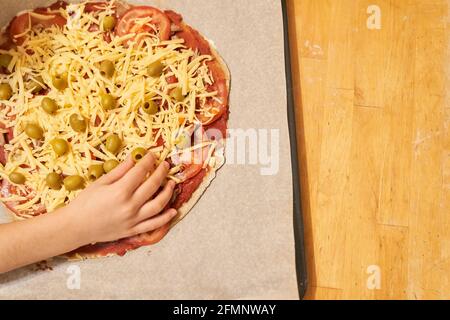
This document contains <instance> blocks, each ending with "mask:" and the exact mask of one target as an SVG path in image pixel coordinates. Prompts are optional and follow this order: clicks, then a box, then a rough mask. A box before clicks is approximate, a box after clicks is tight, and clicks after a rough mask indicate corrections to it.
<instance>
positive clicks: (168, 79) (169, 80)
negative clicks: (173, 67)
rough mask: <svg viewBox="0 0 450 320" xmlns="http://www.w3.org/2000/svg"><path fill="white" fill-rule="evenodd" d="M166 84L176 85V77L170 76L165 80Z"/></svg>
mask: <svg viewBox="0 0 450 320" xmlns="http://www.w3.org/2000/svg"><path fill="white" fill-rule="evenodd" d="M166 81H167V83H168V84H174V83H178V79H177V77H176V76H174V75H172V76H169V77H167V78H166Z"/></svg>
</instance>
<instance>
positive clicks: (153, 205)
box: [138, 181, 175, 221]
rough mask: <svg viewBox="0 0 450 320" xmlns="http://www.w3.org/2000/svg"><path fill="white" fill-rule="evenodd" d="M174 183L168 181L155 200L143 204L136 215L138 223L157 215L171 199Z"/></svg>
mask: <svg viewBox="0 0 450 320" xmlns="http://www.w3.org/2000/svg"><path fill="white" fill-rule="evenodd" d="M174 189H175V182H173V181H169V182H168V183H167V184H166V186H165V187H164V189H163V190H162V191H161V192H160V193H159V194H158V196H156V197H155V199H153V200H151V201H149V202H147V203H146V204H144V205H143V206H142V207H141V209H140V210H139V213H138V219H139V220H138V221H144V220H148V219H150V218H152V217H153V216H156V215H157V214H159V213H160V212H161V211H162V210H164V208H166V206H167V205H168V204H169V202H170V200H171V199H172V195H173V190H174Z"/></svg>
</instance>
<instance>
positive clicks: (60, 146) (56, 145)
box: [50, 138, 69, 156]
mask: <svg viewBox="0 0 450 320" xmlns="http://www.w3.org/2000/svg"><path fill="white" fill-rule="evenodd" d="M50 144H51V145H52V147H53V151H55V153H56V155H58V156H63V155H65V154H66V153H67V152H68V151H69V143H68V142H67V141H66V140H64V139H58V138H57V139H54V140H52V141H51V142H50Z"/></svg>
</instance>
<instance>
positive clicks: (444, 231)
mask: <svg viewBox="0 0 450 320" xmlns="http://www.w3.org/2000/svg"><path fill="white" fill-rule="evenodd" d="M371 5H376V6H378V8H379V9H380V10H381V29H371V30H369V29H368V24H367V21H368V19H372V18H374V19H377V18H379V17H378V16H376V15H373V14H374V13H376V12H377V9H378V8H374V7H369V6H371ZM288 7H289V16H290V17H289V18H290V36H291V46H292V54H293V75H294V81H295V93H296V104H297V118H298V119H297V120H298V136H299V144H300V159H301V163H302V164H301V170H302V186H303V195H302V197H303V204H304V211H305V212H304V219H305V224H306V241H307V244H308V248H307V251H308V260H309V266H308V269H309V276H310V289H309V293H308V297H309V298H312V299H449V298H450V129H449V125H450V99H449V97H450V95H447V94H448V93H450V90H449V89H450V87H449V79H448V75H449V73H448V72H447V71H449V70H450V55H449V50H448V48H449V43H450V41H449V35H450V24H449V11H450V1H447V0H288ZM368 9H369V12H370V13H368ZM373 10H375V11H373ZM370 21H372V22H373V21H374V20H370ZM375 21H376V20H375Z"/></svg>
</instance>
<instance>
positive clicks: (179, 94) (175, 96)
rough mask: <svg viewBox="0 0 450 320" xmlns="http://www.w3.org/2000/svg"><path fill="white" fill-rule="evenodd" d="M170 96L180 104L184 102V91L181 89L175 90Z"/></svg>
mask: <svg viewBox="0 0 450 320" xmlns="http://www.w3.org/2000/svg"><path fill="white" fill-rule="evenodd" d="M170 96H171V97H172V99H174V100H175V101H178V102H182V101H183V100H184V98H185V96H183V90H182V89H181V88H180V87H177V88H175V89H173V90H172V92H171V93H170Z"/></svg>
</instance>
